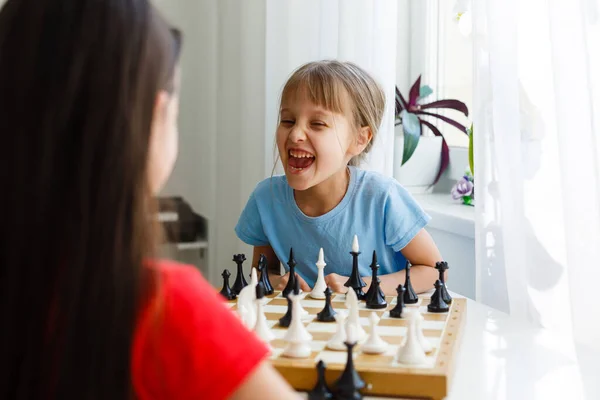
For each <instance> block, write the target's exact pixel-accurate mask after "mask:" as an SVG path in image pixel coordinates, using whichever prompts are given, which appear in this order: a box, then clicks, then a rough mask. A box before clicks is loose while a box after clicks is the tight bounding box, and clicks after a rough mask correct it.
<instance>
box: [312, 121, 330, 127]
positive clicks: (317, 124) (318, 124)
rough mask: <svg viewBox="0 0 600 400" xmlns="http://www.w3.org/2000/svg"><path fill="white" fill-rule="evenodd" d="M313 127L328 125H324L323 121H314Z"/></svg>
mask: <svg viewBox="0 0 600 400" xmlns="http://www.w3.org/2000/svg"><path fill="white" fill-rule="evenodd" d="M312 125H314V126H327V125H325V123H324V122H321V121H314V122H313V123H312Z"/></svg>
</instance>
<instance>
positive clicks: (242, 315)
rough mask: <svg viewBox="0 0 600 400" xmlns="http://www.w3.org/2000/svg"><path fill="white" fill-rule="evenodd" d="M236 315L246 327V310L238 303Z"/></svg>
mask: <svg viewBox="0 0 600 400" xmlns="http://www.w3.org/2000/svg"><path fill="white" fill-rule="evenodd" d="M237 314H238V317H240V319H241V320H242V322H243V323H244V325H246V326H248V324H247V322H246V320H247V319H248V310H246V307H245V306H244V305H243V304H239V303H238V306H237Z"/></svg>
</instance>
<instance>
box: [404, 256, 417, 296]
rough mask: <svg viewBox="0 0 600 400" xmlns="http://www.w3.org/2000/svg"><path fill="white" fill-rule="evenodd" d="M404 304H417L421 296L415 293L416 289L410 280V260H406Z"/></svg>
mask: <svg viewBox="0 0 600 400" xmlns="http://www.w3.org/2000/svg"><path fill="white" fill-rule="evenodd" d="M404 289H406V291H405V292H404V304H415V303H417V302H418V301H419V296H417V294H416V293H415V289H413V287H412V283H411V282H410V262H409V261H408V260H406V279H405V281H404Z"/></svg>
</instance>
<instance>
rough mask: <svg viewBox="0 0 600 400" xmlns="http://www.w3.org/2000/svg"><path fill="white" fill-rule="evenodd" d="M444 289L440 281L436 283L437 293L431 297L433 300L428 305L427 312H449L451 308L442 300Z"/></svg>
mask: <svg viewBox="0 0 600 400" xmlns="http://www.w3.org/2000/svg"><path fill="white" fill-rule="evenodd" d="M442 287H443V284H442V282H441V281H440V280H439V279H438V280H437V281H435V292H433V294H432V295H431V299H430V301H429V304H428V305H427V311H429V312H432V313H444V312H448V310H449V308H450V307H449V306H448V304H447V303H446V302H445V301H444V299H443V298H442Z"/></svg>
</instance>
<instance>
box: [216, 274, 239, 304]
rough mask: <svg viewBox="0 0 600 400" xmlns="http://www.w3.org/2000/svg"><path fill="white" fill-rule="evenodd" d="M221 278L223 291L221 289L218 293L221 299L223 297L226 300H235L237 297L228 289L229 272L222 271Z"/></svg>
mask: <svg viewBox="0 0 600 400" xmlns="http://www.w3.org/2000/svg"><path fill="white" fill-rule="evenodd" d="M221 276H222V277H223V289H221V291H220V292H219V293H221V295H222V296H223V297H225V298H226V299H227V300H233V299H235V298H236V297H237V296H236V294H235V293H233V290H231V288H230V287H229V277H230V276H231V273H230V272H229V270H228V269H226V270H224V271H223V273H222V274H221Z"/></svg>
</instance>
